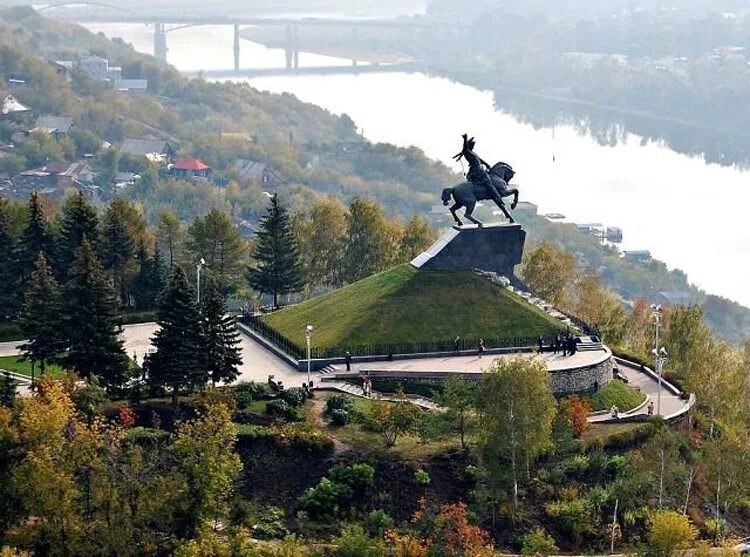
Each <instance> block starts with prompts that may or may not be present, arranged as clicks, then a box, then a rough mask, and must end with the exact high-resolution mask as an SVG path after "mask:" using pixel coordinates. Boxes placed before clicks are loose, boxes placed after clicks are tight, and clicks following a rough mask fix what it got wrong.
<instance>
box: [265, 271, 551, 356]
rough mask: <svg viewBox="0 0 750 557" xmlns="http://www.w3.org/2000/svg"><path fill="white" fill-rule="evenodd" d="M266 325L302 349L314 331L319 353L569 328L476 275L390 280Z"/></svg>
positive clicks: (294, 310) (347, 290) (371, 280)
mask: <svg viewBox="0 0 750 557" xmlns="http://www.w3.org/2000/svg"><path fill="white" fill-rule="evenodd" d="M264 320H265V321H266V322H267V323H268V324H269V325H270V326H272V327H273V328H274V329H276V330H277V331H278V332H280V333H281V334H283V335H285V336H286V337H287V338H289V339H290V340H292V341H294V342H296V343H297V344H298V345H300V346H303V345H304V342H305V338H304V329H305V326H306V325H308V324H310V325H313V327H315V332H314V343H315V345H316V346H318V347H332V346H356V345H369V344H391V343H393V344H395V343H402V342H428V341H450V340H452V339H453V338H454V337H455V336H456V335H459V336H461V337H462V338H465V339H478V338H485V339H491V338H508V337H518V338H536V337H537V336H539V335H551V334H555V333H556V332H558V331H561V330H562V329H563V326H562V324H561V323H560V322H559V321H558V320H556V319H554V318H552V317H550V316H549V315H547V314H546V313H544V312H543V311H541V310H539V309H538V308H536V307H534V306H531V305H530V304H528V303H527V302H526V301H525V300H523V299H522V298H520V297H519V296H516V295H515V294H513V293H511V292H509V291H508V290H504V289H500V288H498V287H497V286H496V285H494V284H492V283H491V282H490V281H488V280H487V279H485V278H483V277H480V276H479V275H477V274H475V273H473V272H471V271H420V270H417V269H415V268H413V267H412V266H411V265H408V264H407V265H399V266H398V267H394V268H393V269H391V270H389V271H386V272H384V273H379V274H377V275H373V276H371V277H368V278H366V279H364V280H361V281H358V282H356V283H354V284H350V285H348V286H346V287H344V288H341V289H339V290H336V291H335V292H331V293H328V294H325V295H323V296H320V297H318V298H314V299H312V300H308V301H307V302H304V303H302V304H299V305H296V306H293V307H290V308H287V309H284V310H281V311H279V312H276V313H273V314H271V315H268V316H266V317H265V318H264Z"/></svg>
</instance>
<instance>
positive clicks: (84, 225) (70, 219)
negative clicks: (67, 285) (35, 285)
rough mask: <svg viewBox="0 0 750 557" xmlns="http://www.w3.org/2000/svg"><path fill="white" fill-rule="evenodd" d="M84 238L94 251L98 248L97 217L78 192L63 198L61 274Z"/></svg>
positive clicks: (71, 262) (67, 266)
mask: <svg viewBox="0 0 750 557" xmlns="http://www.w3.org/2000/svg"><path fill="white" fill-rule="evenodd" d="M84 238H86V239H87V240H88V242H89V244H90V246H91V247H92V248H93V250H94V251H95V252H96V251H97V250H98V249H99V218H98V217H97V216H96V211H95V210H94V208H93V207H92V206H91V204H90V203H89V202H88V201H86V198H85V197H84V195H83V193H81V192H78V193H75V194H73V195H71V196H70V197H68V198H67V199H66V200H65V204H64V205H63V210H62V225H61V230H60V246H59V248H60V249H59V256H58V260H59V265H60V266H59V269H58V271H59V272H60V273H62V274H63V276H65V275H66V274H67V272H68V270H69V269H70V266H71V265H72V264H73V261H74V260H75V258H76V255H75V252H76V250H77V249H78V247H79V246H80V245H81V243H82V242H83V239H84Z"/></svg>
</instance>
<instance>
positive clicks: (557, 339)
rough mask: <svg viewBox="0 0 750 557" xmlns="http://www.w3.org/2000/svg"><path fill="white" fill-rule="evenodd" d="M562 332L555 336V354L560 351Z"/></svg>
mask: <svg viewBox="0 0 750 557" xmlns="http://www.w3.org/2000/svg"><path fill="white" fill-rule="evenodd" d="M560 344H561V341H560V333H557V336H556V337H555V354H557V353H558V352H559V351H560Z"/></svg>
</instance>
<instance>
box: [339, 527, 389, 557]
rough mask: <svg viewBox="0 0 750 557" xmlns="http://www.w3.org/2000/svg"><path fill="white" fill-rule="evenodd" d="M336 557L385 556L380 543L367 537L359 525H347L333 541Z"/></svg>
mask: <svg viewBox="0 0 750 557" xmlns="http://www.w3.org/2000/svg"><path fill="white" fill-rule="evenodd" d="M334 543H335V544H336V546H337V548H336V553H335V555H336V556H337V557H380V556H381V555H384V554H385V547H384V544H383V542H382V541H379V540H373V539H370V538H369V537H368V535H367V534H366V533H365V531H364V529H363V528H362V526H360V525H359V524H348V525H346V526H344V528H343V529H342V530H341V535H340V536H339V537H338V538H336V539H335V540H334Z"/></svg>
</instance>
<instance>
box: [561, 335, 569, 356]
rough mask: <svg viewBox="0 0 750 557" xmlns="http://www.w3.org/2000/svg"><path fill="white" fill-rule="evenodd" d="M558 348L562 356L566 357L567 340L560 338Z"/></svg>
mask: <svg viewBox="0 0 750 557" xmlns="http://www.w3.org/2000/svg"><path fill="white" fill-rule="evenodd" d="M560 347H561V348H562V355H563V356H567V355H568V339H567V338H565V337H562V338H561V339H560Z"/></svg>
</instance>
